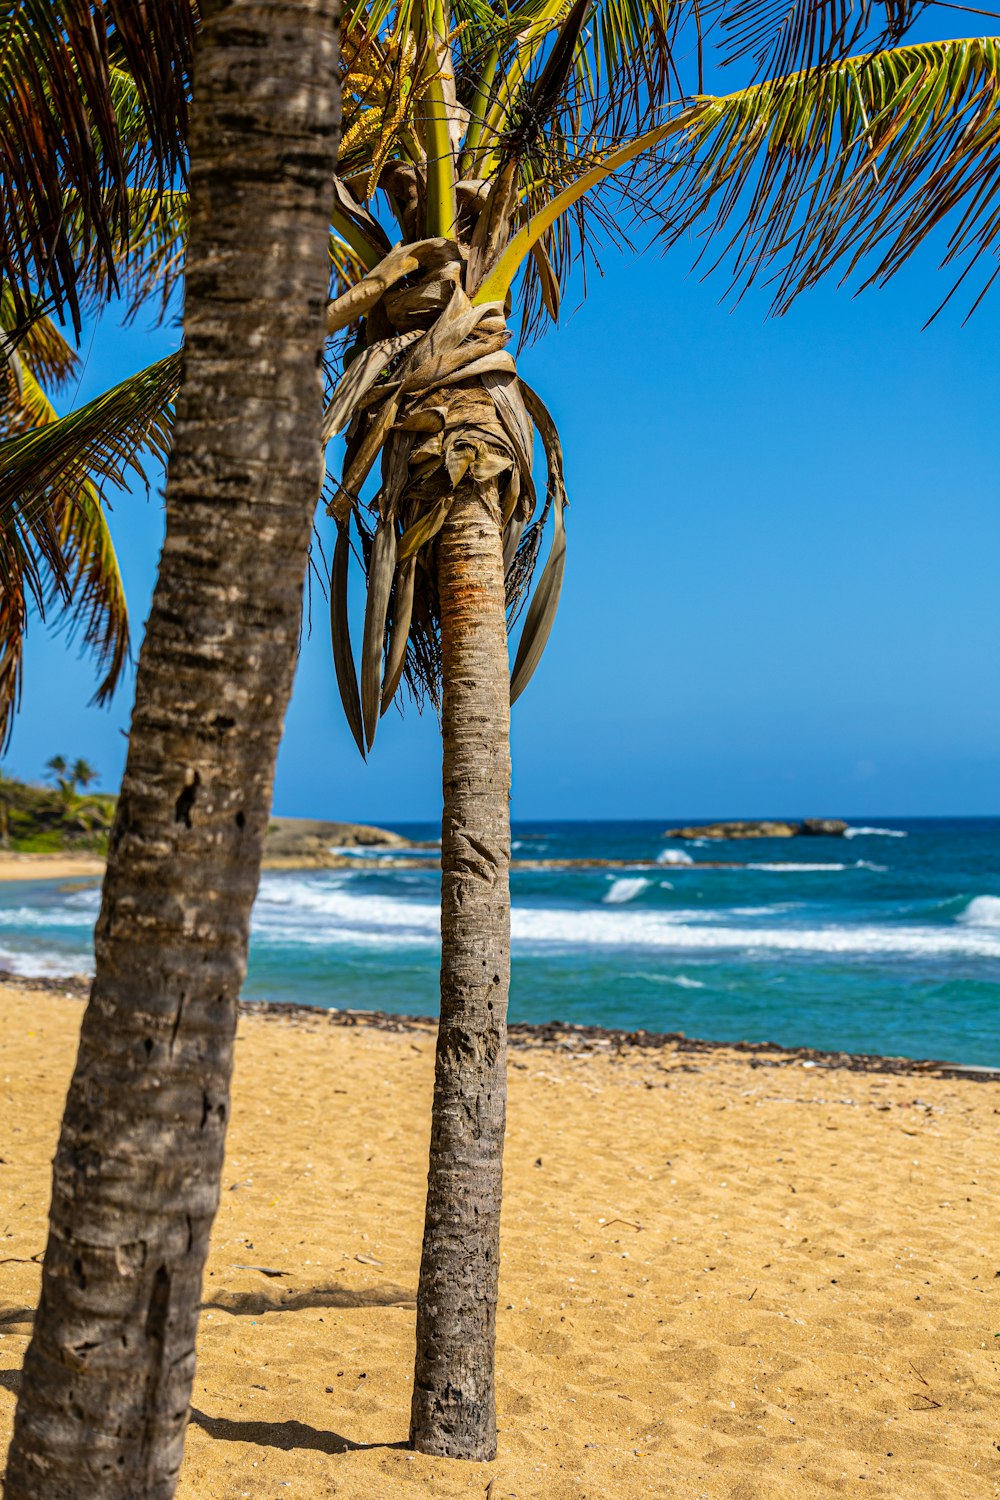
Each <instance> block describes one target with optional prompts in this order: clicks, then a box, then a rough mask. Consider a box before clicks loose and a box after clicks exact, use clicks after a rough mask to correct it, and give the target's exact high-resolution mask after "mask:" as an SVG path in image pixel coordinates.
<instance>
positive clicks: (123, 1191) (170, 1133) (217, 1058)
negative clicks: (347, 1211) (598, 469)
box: [5, 0, 339, 1500]
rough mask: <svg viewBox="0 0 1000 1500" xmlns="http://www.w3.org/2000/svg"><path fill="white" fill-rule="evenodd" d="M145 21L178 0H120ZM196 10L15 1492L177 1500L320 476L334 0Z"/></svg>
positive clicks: (12, 1484) (236, 2)
mask: <svg viewBox="0 0 1000 1500" xmlns="http://www.w3.org/2000/svg"><path fill="white" fill-rule="evenodd" d="M47 3H49V0H47ZM87 9H88V10H89V6H88V7H87ZM127 9H128V6H127V5H125V4H124V0H123V5H122V10H123V11H124V10H127ZM147 9H148V10H149V11H151V12H157V13H159V14H160V16H161V17H162V16H163V15H165V14H166V13H167V12H168V11H169V10H170V9H171V8H170V7H169V6H167V5H165V4H162V3H158V4H157V5H156V6H150V7H147V6H145V5H142V4H136V5H133V6H132V10H133V11H134V12H144V11H146V10H147ZM42 10H43V14H42V16H41V18H40V19H41V21H45V20H47V19H50V18H51V15H52V11H51V9H48V10H46V9H45V8H44V7H43V8H42ZM202 10H203V15H204V31H203V34H202V38H201V43H200V46H199V50H198V56H197V67H196V79H195V98H194V111H193V116H192V125H191V139H190V154H191V202H192V209H191V228H190V240H189V245H188V261H187V296H186V308H185V336H186V352H185V366H184V374H183V381H182V385H181V390H180V395H179V398H178V407H177V417H176V422H175V430H174V440H173V450H172V455H171V460H170V466H169V473H168V481H167V496H166V508H167V538H166V543H165V547H164V552H163V557H162V560H161V565H160V573H159V578H158V581H157V587H156V593H155V596H154V601H153V606H152V612H151V615H150V619H149V624H148V628H147V633H146V638H145V641H144V644H143V648H142V651H141V654H140V659H139V668H138V680H137V685H136V704H135V711H134V715H133V720H132V731H131V736H130V741H129V754H128V762H127V766H126V771H125V777H124V781H123V785H122V792H121V796H120V799H119V803H118V809H117V814H116V818H115V824H114V828H113V831H112V836H111V841H110V847H109V853H108V870H107V875H106V878H105V885H104V894H103V903H102V908H101V915H100V918H99V921H98V925H97V933H96V950H97V951H96V959H97V963H96V976H95V980H94V986H93V990H92V993H91V999H90V1003H89V1005H88V1007H87V1011H86V1015H85V1018H84V1023H83V1031H82V1036H81V1042H80V1052H79V1056H78V1059H77V1065H76V1070H75V1072H74V1076H73V1081H72V1084H71V1087H70V1093H69V1098H68V1101H67V1106H66V1114H65V1117H64V1120H63V1128H62V1133H61V1136H60V1141H59V1146H58V1150H57V1154H56V1160H55V1171H54V1179H53V1199H52V1209H51V1221H50V1233H49V1240H48V1245H47V1248H46V1252H45V1260H44V1269H43V1279H42V1293H41V1300H40V1303H39V1308H38V1315H37V1318H36V1322H35V1328H34V1333H33V1336H32V1340H31V1344H30V1346H29V1349H28V1353H27V1357H26V1361H25V1371H24V1383H23V1388H22V1392H21V1396H20V1399H19V1402H18V1408H17V1415H16V1420H15V1429H14V1437H13V1441H12V1445H11V1448H10V1453H9V1458H8V1467H7V1475H6V1490H5V1493H6V1494H7V1496H8V1500H29V1497H30V1500H55V1497H57V1496H66V1495H69V1494H81V1493H86V1494H87V1495H88V1497H93V1500H125V1497H128V1500H167V1497H169V1496H171V1495H172V1494H173V1493H174V1488H175V1484H176V1479H177V1471H178V1467H179V1464H180V1458H181V1451H182V1446H183V1440H184V1431H185V1426H186V1422H187V1411H188V1400H189V1395H190V1389H191V1380H192V1376H193V1369H194V1339H195V1329H196V1325H197V1317H198V1306H199V1301H200V1289H201V1278H202V1270H203V1266H204V1260H205V1255H206V1251H207V1244H208V1234H209V1229H210V1226H211V1223H212V1219H213V1216H214V1214H215V1210H216V1207H217V1203H218V1195H219V1173H220V1169H221V1161H222V1149H223V1141H224V1137H225V1129H226V1123H227V1119H228V1113H229V1076H230V1068H231V1061H232V1040H233V1032H234V1029H235V1021H236V1000H237V995H238V992H239V988H240V984H241V981H242V978H243V974H244V970H245V963H246V950H247V937H248V926H249V913H250V906H251V902H252V900H253V896H254V892H255V889H256V884H257V880H258V875H259V867H260V856H261V846H262V841H263V836H264V830H265V827H266V822H267V815H268V810H269V805H270V794H271V782H272V776H273V769H274V761H275V756H276V753H277V746H278V739H279V735H280V730H281V723H282V718H283V714H284V709H285V704H286V701H287V697H288V693H289V689H290V686H291V678H292V671H293V664H294V660H295V653H296V646H297V639H298V630H299V622H300V614H301V600H302V588H303V580H304V569H305V562H306V555H307V549H308V542H309V536H310V528H311V520H312V513H313V510H314V507H315V503H316V496H317V493H318V489H319V485H320V478H321V466H320V461H319V460H320V447H319V443H320V417H321V403H320V396H321V391H320V386H319V382H318V375H317V367H318V364H319V360H320V355H321V352H322V343H323V326H322V324H323V318H322V310H323V306H324V303H325V301H326V298H327V295H328V287H329V262H328V256H327V244H328V239H329V225H330V205H329V203H328V202H327V199H328V196H329V193H330V183H331V180H332V175H333V169H334V165H335V159H336V139H337V125H338V121H339V91H338V87H337V67H336V60H337V46H336V43H337V36H336V22H337V5H336V0H285V3H284V4H283V5H282V6H280V7H276V6H273V5H271V4H269V3H262V0H209V3H203V6H202ZM189 19H190V16H189ZM49 31H50V33H51V40H52V45H53V46H54V47H56V48H58V47H59V46H60V45H61V44H63V43H64V42H65V38H66V32H65V30H64V29H63V24H62V20H61V19H60V18H59V17H57V20H56V25H55V26H54V27H53V26H51V25H50V26H49ZM155 60H156V59H154V61H155ZM248 328H252V330H253V335H252V337H250V338H248V337H247V330H248Z"/></svg>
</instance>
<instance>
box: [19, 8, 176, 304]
mask: <svg viewBox="0 0 1000 1500" xmlns="http://www.w3.org/2000/svg"><path fill="white" fill-rule="evenodd" d="M196 16H197V11H196V6H195V3H194V0H2V3H0V226H2V228H0V281H2V282H3V283H4V284H5V285H7V286H9V288H10V291H11V295H12V297H13V301H14V308H15V313H16V318H17V321H18V323H19V324H20V323H23V322H26V321H27V320H28V319H29V317H30V315H31V313H32V311H33V308H32V303H33V300H34V297H36V296H37V297H38V298H40V299H41V300H42V301H43V303H44V302H46V301H47V302H49V303H50V304H51V305H52V306H53V307H54V308H55V309H56V310H60V311H61V310H65V311H66V313H67V314H68V315H69V317H70V318H71V319H72V321H73V323H74V326H75V328H76V331H77V333H79V327H80V294H79V287H80V283H81V280H82V279H84V278H85V277H86V276H87V274H88V273H89V272H90V271H91V270H92V269H93V267H94V266H97V267H100V268H101V269H102V271H103V272H104V274H105V275H109V276H110V275H111V274H112V269H111V268H113V266H114V264H115V243H116V240H120V238H121V236H122V235H123V234H127V232H128V211H129V199H128V192H127V189H128V188H129V187H130V186H131V187H134V186H135V185H136V180H137V178H136V171H137V166H138V165H139V160H138V157H137V155H136V152H135V151H134V150H130V149H129V143H128V142H127V141H124V140H123V139H122V136H121V133H120V129H119V118H118V110H117V108H116V97H115V93H116V88H117V87H118V86H119V84H120V79H119V80H117V81H116V78H115V74H116V71H117V70H116V63H118V62H123V63H124V65H125V68H126V69H127V71H128V72H129V73H130V74H131V76H132V78H133V79H134V80H135V88H136V91H137V100H138V110H139V113H140V115H141V117H142V122H143V130H142V134H143V139H144V141H145V146H144V148H143V150H142V152H141V168H142V170H141V174H140V175H141V178H142V180H143V182H144V183H145V184H146V185H147V186H160V187H166V186H168V185H169V184H170V183H171V182H172V181H173V180H174V179H175V178H176V176H177V174H178V173H179V172H182V171H183V167H184V159H185V158H184V139H185V134H186V113H187V96H188V87H189V77H190V54H191V45H192V38H193V32H194V27H195V24H196ZM74 223H75V224H76V233H75V234H74V230H73V225H74ZM81 238H82V240H83V242H84V243H85V245H86V254H85V255H84V256H83V257H81V255H80V253H79V251H80V241H81ZM74 239H75V241H76V243H75V244H74Z"/></svg>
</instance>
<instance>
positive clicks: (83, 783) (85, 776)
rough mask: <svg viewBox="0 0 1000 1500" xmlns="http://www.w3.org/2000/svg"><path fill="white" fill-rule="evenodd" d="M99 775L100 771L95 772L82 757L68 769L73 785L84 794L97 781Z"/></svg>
mask: <svg viewBox="0 0 1000 1500" xmlns="http://www.w3.org/2000/svg"><path fill="white" fill-rule="evenodd" d="M100 774H101V773H100V771H97V770H95V768H94V767H93V766H92V765H91V764H90V761H89V760H84V759H83V757H82V756H80V757H78V758H77V759H76V760H75V761H74V762H73V765H72V767H71V769H70V776H71V777H72V778H73V785H74V786H78V787H80V788H81V790H82V791H84V792H85V791H86V790H87V788H88V787H89V786H92V785H93V783H94V782H95V781H97V779H98V777H99V776H100Z"/></svg>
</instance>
